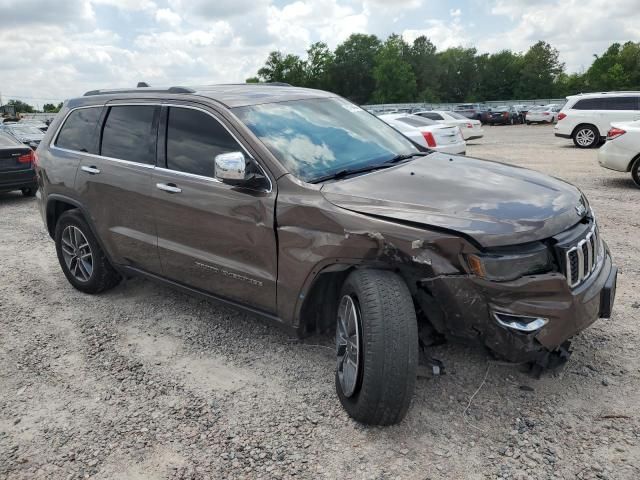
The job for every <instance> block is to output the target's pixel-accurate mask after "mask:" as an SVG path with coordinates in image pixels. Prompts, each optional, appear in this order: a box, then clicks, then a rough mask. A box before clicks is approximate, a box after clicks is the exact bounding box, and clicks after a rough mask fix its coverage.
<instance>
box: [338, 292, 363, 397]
mask: <svg viewBox="0 0 640 480" xmlns="http://www.w3.org/2000/svg"><path fill="white" fill-rule="evenodd" d="M360 325H361V322H360V310H359V308H358V306H357V304H356V301H354V299H353V298H352V297H351V296H350V295H345V296H344V297H342V300H341V301H340V306H339V307H338V325H337V328H336V349H337V356H338V380H339V382H340V387H341V388H342V393H343V394H344V396H345V397H351V396H352V395H353V394H354V393H355V391H356V388H357V386H358V381H359V379H360V363H361V362H360V359H361V354H360V345H361V342H360Z"/></svg>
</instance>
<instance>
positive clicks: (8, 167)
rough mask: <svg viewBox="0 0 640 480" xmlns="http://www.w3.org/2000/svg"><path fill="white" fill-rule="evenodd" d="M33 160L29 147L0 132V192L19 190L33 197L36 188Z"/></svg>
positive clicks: (33, 154)
mask: <svg viewBox="0 0 640 480" xmlns="http://www.w3.org/2000/svg"><path fill="white" fill-rule="evenodd" d="M34 162H35V153H34V151H33V150H32V149H31V148H29V147H28V146H26V145H23V144H22V143H20V142H19V141H18V140H16V139H15V138H13V137H12V136H10V135H7V134H6V133H2V132H0V192H10V191H13V190H20V191H22V194H23V195H24V196H26V197H33V196H34V195H35V194H36V190H37V183H36V174H35V170H34V168H33V167H34Z"/></svg>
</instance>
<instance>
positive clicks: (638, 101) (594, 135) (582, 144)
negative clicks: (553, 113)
mask: <svg viewBox="0 0 640 480" xmlns="http://www.w3.org/2000/svg"><path fill="white" fill-rule="evenodd" d="M634 120H640V92H601V93H586V94H580V95H573V96H570V97H567V103H566V104H565V105H564V107H563V108H562V110H561V111H560V113H559V114H558V123H556V126H555V127H554V131H555V135H556V137H562V138H571V139H573V143H575V145H576V147H578V148H591V147H596V146H598V145H600V144H601V143H602V142H603V141H604V140H605V137H606V135H607V132H608V131H609V129H610V128H611V122H630V121H634Z"/></svg>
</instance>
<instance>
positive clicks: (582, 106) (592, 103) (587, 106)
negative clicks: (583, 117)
mask: <svg viewBox="0 0 640 480" xmlns="http://www.w3.org/2000/svg"><path fill="white" fill-rule="evenodd" d="M573 108H574V110H604V102H603V99H601V98H585V99H583V100H578V101H577V102H576V104H575V105H574V106H573Z"/></svg>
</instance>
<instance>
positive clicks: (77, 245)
mask: <svg viewBox="0 0 640 480" xmlns="http://www.w3.org/2000/svg"><path fill="white" fill-rule="evenodd" d="M55 241H56V252H57V253H58V261H59V262H60V266H61V267H62V271H63V272H64V275H65V277H67V280H68V281H69V283H70V284H71V285H73V286H74V287H75V288H77V289H78V290H80V291H81V292H85V293H100V292H103V291H105V290H108V289H110V288H113V287H115V286H116V285H117V284H118V283H120V275H119V274H118V272H116V271H115V270H114V268H113V267H112V266H111V264H110V263H109V260H108V259H107V257H106V255H105V254H104V252H103V251H102V248H100V245H99V244H98V242H97V241H96V239H95V237H94V236H93V233H92V232H91V229H90V228H89V225H88V224H87V222H86V220H85V219H84V217H83V216H82V214H81V213H80V211H79V210H68V211H66V212H64V213H63V214H62V215H61V216H60V218H59V219H58V223H57V224H56V231H55Z"/></svg>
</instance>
